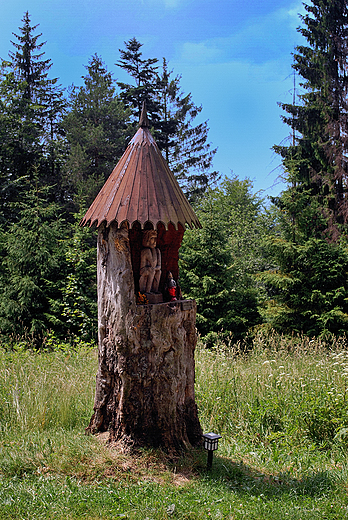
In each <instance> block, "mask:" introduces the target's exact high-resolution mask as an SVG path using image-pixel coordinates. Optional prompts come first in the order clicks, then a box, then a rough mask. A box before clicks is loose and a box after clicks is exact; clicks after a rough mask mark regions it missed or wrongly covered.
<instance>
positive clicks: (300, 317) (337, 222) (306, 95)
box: [262, 0, 348, 335]
mask: <svg viewBox="0 0 348 520" xmlns="http://www.w3.org/2000/svg"><path fill="white" fill-rule="evenodd" d="M305 9H306V11H307V14H305V15H304V16H301V19H302V22H303V26H302V27H300V28H299V31H300V32H301V34H302V35H303V36H304V38H305V39H306V40H307V45H300V46H298V47H297V48H296V52H295V54H294V64H293V67H294V70H295V71H296V73H297V74H298V76H299V77H300V84H299V86H300V88H301V89H302V93H301V94H300V95H299V96H298V98H297V103H296V102H295V101H296V100H294V102H293V103H292V104H283V105H282V107H283V109H284V110H285V111H286V112H287V113H288V115H287V116H284V121H285V122H286V123H288V124H289V126H290V127H291V130H292V135H291V144H290V145H289V146H277V147H275V149H276V151H277V152H279V153H280V154H281V156H282V158H283V165H284V170H285V176H286V180H287V182H288V187H287V189H286V190H284V192H283V193H281V195H280V197H278V198H277V199H275V200H274V202H275V203H276V206H277V208H278V210H280V211H279V212H278V216H279V221H280V224H281V226H280V229H281V233H280V234H279V236H278V237H276V238H274V239H273V240H271V242H270V245H269V247H270V249H269V251H270V255H271V258H272V261H273V262H274V263H275V264H276V265H277V267H276V268H275V269H272V270H270V271H269V272H266V273H264V274H263V275H262V279H263V280H264V282H265V288H266V290H267V291H268V295H269V300H268V303H267V305H266V307H265V311H264V317H265V318H266V319H267V321H268V322H269V323H270V324H271V326H272V327H274V328H276V329H278V330H279V331H281V332H287V333H290V332H294V331H295V332H304V333H306V334H309V335H312V334H313V335H318V334H321V335H325V334H327V333H334V334H342V333H344V331H345V330H346V326H347V315H348V314H347V312H348V308H347V291H346V285H347V265H348V264H347V260H348V257H347V250H346V248H345V247H344V241H345V240H346V231H347V218H348V211H347V208H348V206H347V180H348V179H347V159H346V156H347V151H348V139H347V130H348V119H347V118H348V106H347V87H348V76H347V73H346V71H347V66H348V47H347V36H348V5H347V2H346V0H312V3H311V4H310V5H305Z"/></svg>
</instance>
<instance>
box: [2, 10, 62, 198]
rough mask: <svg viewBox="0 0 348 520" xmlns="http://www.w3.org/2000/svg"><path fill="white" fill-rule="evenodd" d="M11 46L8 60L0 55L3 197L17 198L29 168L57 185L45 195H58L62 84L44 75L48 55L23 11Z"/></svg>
mask: <svg viewBox="0 0 348 520" xmlns="http://www.w3.org/2000/svg"><path fill="white" fill-rule="evenodd" d="M22 22H23V25H22V27H20V34H14V36H15V37H16V39H17V41H14V42H11V43H12V45H13V46H14V48H15V50H14V51H12V52H10V53H9V60H2V63H1V77H0V103H1V107H2V116H1V119H0V125H1V128H0V133H1V134H2V136H4V139H3V140H2V141H1V143H0V150H1V152H0V157H1V159H0V168H1V172H0V175H1V177H2V178H3V179H4V181H5V186H6V185H7V184H9V187H11V188H12V191H11V190H10V191H11V192H10V193H7V194H5V200H6V201H8V200H11V199H12V200H13V198H14V199H15V200H16V199H17V200H18V199H19V197H20V195H19V192H20V188H19V186H20V182H21V181H20V179H22V178H23V177H26V176H27V177H29V179H31V180H32V179H33V176H34V172H36V173H35V175H36V176H38V181H39V183H40V184H41V185H53V184H54V185H56V189H55V190H54V191H52V192H51V193H50V197H52V198H54V199H56V201H59V202H60V201H61V199H62V197H63V193H62V190H61V165H62V161H63V148H64V147H63V142H62V133H61V127H60V120H61V116H62V114H63V113H64V110H65V101H64V97H63V90H62V89H61V87H60V86H59V85H58V84H57V79H50V78H49V77H48V72H49V69H50V68H51V66H52V63H51V60H49V59H44V52H43V51H42V47H43V45H44V43H45V42H42V43H39V40H40V38H41V36H42V34H35V31H36V29H37V27H38V26H37V25H35V26H32V25H31V21H30V16H29V13H28V12H26V13H25V15H24V18H23V20H22Z"/></svg>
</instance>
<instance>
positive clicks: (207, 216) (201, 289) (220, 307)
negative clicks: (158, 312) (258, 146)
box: [180, 178, 266, 338]
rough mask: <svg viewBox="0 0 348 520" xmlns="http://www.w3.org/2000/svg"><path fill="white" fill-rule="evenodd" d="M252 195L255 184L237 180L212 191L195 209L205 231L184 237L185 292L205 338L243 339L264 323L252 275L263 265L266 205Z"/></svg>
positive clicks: (183, 277) (225, 183)
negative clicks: (217, 335) (209, 335)
mask: <svg viewBox="0 0 348 520" xmlns="http://www.w3.org/2000/svg"><path fill="white" fill-rule="evenodd" d="M250 189H251V183H250V181H248V180H245V181H239V180H238V179H237V178H233V179H225V180H224V182H223V183H222V184H221V186H220V187H219V188H215V189H211V190H208V192H207V193H206V195H205V197H204V198H203V199H202V200H200V203H199V205H197V207H196V211H197V214H198V217H199V219H200V222H201V224H202V229H201V230H187V231H186V233H185V235H184V240H183V244H182V247H181V250H180V279H181V286H182V289H183V291H184V293H185V294H186V295H188V296H190V297H192V298H194V299H195V300H196V301H197V305H198V316H197V326H198V330H199V331H200V332H201V334H203V335H206V334H207V333H209V332H211V331H213V332H219V331H224V333H226V334H228V333H232V335H233V337H235V338H240V337H242V336H243V335H244V334H245V333H246V332H247V331H248V329H250V328H252V327H253V326H254V325H256V324H257V323H259V322H260V316H259V313H258V310H257V305H258V291H257V286H256V280H255V278H254V276H253V275H254V274H255V272H256V271H257V270H258V269H259V267H260V263H262V259H261V258H260V255H261V254H262V251H261V241H262V237H263V235H265V234H266V226H265V224H264V222H263V219H264V218H266V217H265V215H262V214H263V209H262V200H261V199H259V198H258V197H257V196H256V195H252V194H251V193H250ZM258 212H260V214H258ZM256 217H257V218H256ZM257 235H258V239H259V241H258V242H256V241H255V237H256V236H257Z"/></svg>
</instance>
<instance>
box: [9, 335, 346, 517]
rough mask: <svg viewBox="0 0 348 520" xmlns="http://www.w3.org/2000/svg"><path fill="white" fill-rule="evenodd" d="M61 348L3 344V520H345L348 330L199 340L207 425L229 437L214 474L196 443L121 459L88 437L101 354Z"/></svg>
mask: <svg viewBox="0 0 348 520" xmlns="http://www.w3.org/2000/svg"><path fill="white" fill-rule="evenodd" d="M53 347H54V348H53V351H52V352H43V353H34V352H30V351H29V350H26V349H25V348H24V347H23V346H22V347H18V348H17V349H15V350H11V351H9V352H6V351H5V350H1V351H0V364H1V370H0V518H4V519H5V518H6V519H7V518H13V519H18V518H28V519H36V518H47V519H53V518H54V519H55V518H57V519H60V518H62V519H63V518H64V519H78V518H85V519H86V518H87V519H97V518H98V519H114V518H129V519H136V520H138V519H140V520H145V519H148V520H151V519H154V520H161V519H169V518H180V519H206V518H216V519H226V520H227V519H229V520H231V519H249V518H250V519H260V520H261V519H262V520H263V519H274V520H275V519H277V520H278V519H286V518H292V519H301V520H305V519H316V518H327V519H341V518H342V519H343V518H347V516H348V509H347V507H348V498H347V482H348V475H347V465H346V457H347V445H348V403H347V401H348V396H347V374H348V352H347V350H346V343H345V340H343V339H342V340H335V341H332V340H331V341H330V343H327V342H325V341H320V340H310V339H308V338H302V337H295V338H292V339H289V338H284V337H280V336H278V335H273V334H268V335H267V336H266V335H262V334H260V335H259V336H258V337H256V338H255V340H254V344H253V345H252V348H250V345H249V351H248V352H247V353H246V352H245V347H244V346H242V345H239V344H237V345H236V344H233V342H231V345H229V346H227V347H226V346H225V345H223V344H221V345H219V344H217V345H216V346H215V348H214V349H212V350H208V349H205V348H204V347H203V345H202V344H199V345H198V348H197V352H196V399H197V405H198V408H199V414H200V420H201V424H202V427H203V430H204V431H215V432H217V433H220V434H221V435H222V439H221V441H220V445H219V450H218V452H216V453H215V456H214V463H213V470H212V471H211V472H208V471H207V470H206V467H205V466H206V454H205V453H204V452H202V451H200V450H192V451H191V452H189V453H186V454H183V455H182V456H181V457H179V458H178V459H176V460H172V459H171V460H168V458H167V457H166V456H165V454H163V453H162V452H160V451H153V450H150V451H149V450H141V451H139V452H138V453H136V454H133V455H125V454H123V453H122V452H120V451H119V450H117V448H115V447H114V448H111V449H110V447H108V445H107V443H106V439H105V435H102V436H99V437H95V436H85V435H84V430H85V428H86V426H87V425H88V423H89V419H90V416H91V413H92V408H93V400H94V390H95V374H96V370H97V356H96V352H95V350H92V349H90V348H83V347H82V348H77V349H72V350H69V349H67V348H66V346H65V347H64V348H59V346H54V345H53Z"/></svg>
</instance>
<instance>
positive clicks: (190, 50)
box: [181, 40, 222, 63]
mask: <svg viewBox="0 0 348 520" xmlns="http://www.w3.org/2000/svg"><path fill="white" fill-rule="evenodd" d="M221 54H222V53H221V50H220V49H219V48H218V46H217V45H216V43H215V42H214V41H213V40H211V41H208V42H200V43H193V42H186V43H184V44H183V46H182V50H181V57H182V59H183V60H184V61H187V62H190V61H191V62H194V63H202V62H211V61H215V58H218V57H219V56H220V55H221Z"/></svg>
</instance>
